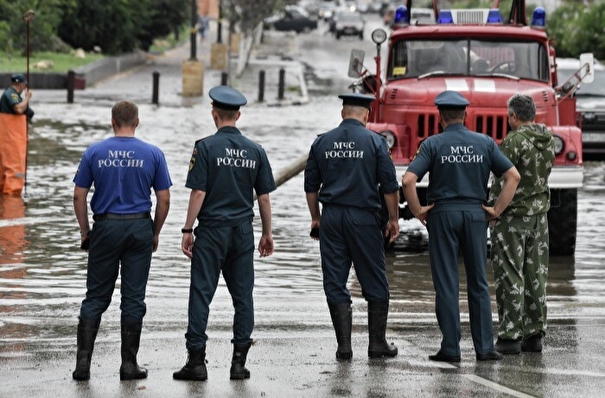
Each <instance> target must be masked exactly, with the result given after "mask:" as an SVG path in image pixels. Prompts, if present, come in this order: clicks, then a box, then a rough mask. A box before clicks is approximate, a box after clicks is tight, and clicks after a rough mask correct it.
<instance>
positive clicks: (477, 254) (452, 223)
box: [402, 91, 520, 362]
mask: <svg viewBox="0 0 605 398" xmlns="http://www.w3.org/2000/svg"><path fill="white" fill-rule="evenodd" d="M435 105H437V108H438V109H439V122H440V124H441V127H443V132H442V133H441V134H438V135H434V136H431V137H429V138H427V139H426V140H424V141H423V142H422V145H421V146H420V148H419V149H418V153H417V154H416V157H415V158H414V160H412V163H410V166H409V167H408V169H407V171H406V172H405V174H404V175H403V183H402V185H403V192H404V194H405V198H406V199H407V202H408V206H409V208H410V211H411V212H412V214H414V216H415V217H416V218H418V219H419V220H420V221H421V222H422V223H423V224H424V225H426V226H427V228H428V230H429V256H430V263H431V274H432V276H433V285H434V287H435V296H436V297H435V311H436V315H437V322H438V323H439V328H440V329H441V333H442V335H443V339H442V341H441V349H440V350H439V352H437V354H435V355H430V356H429V359H430V360H432V361H444V362H460V308H459V304H458V301H459V297H458V296H459V282H458V254H459V253H460V252H462V257H463V258H464V268H465V270H466V280H467V285H468V286H467V290H468V303H469V312H470V323H471V334H472V337H473V344H474V346H475V353H476V358H477V360H478V361H489V360H498V359H501V358H502V355H501V354H500V353H498V352H496V351H494V341H493V330H492V327H493V325H492V309H491V303H490V295H489V287H488V284H487V277H486V275H485V268H486V262H487V221H488V219H490V218H494V217H498V216H499V215H500V214H502V212H503V211H504V209H506V206H508V204H509V203H510V201H511V199H512V198H513V195H514V194H515V188H516V187H517V184H518V183H519V179H520V176H519V173H518V172H517V169H516V168H515V166H513V164H512V163H511V162H510V160H508V159H507V158H506V157H505V156H504V155H503V154H502V152H500V149H498V144H496V142H495V141H494V140H493V139H492V138H491V137H489V136H486V135H484V134H478V133H475V132H472V131H470V130H468V129H467V128H466V127H465V126H464V120H465V118H466V107H467V106H468V105H469V102H468V100H467V99H466V98H464V97H463V96H462V95H461V94H460V93H458V92H456V91H444V92H442V93H440V94H439V95H438V96H437V97H436V98H435ZM427 172H428V173H430V180H429V187H428V190H427V194H426V199H427V202H428V203H429V206H421V205H420V201H419V199H418V193H417V192H416V182H417V181H418V180H420V179H421V178H422V177H423V176H424V175H425V174H426V173H427ZM490 172H493V173H494V174H495V175H496V176H498V177H499V176H502V177H503V179H504V186H503V188H502V192H501V194H500V196H499V198H498V199H497V200H496V202H495V204H494V206H493V207H486V206H482V204H483V203H484V202H485V201H486V200H487V182H488V179H489V175H490Z"/></svg>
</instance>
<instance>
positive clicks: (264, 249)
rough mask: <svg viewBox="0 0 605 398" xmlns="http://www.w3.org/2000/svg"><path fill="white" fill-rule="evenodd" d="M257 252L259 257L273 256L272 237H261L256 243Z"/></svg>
mask: <svg viewBox="0 0 605 398" xmlns="http://www.w3.org/2000/svg"><path fill="white" fill-rule="evenodd" d="M258 252H259V253H260V256H261V257H268V256H270V255H272V254H273V236H271V235H263V236H261V238H260V241H259V242H258Z"/></svg>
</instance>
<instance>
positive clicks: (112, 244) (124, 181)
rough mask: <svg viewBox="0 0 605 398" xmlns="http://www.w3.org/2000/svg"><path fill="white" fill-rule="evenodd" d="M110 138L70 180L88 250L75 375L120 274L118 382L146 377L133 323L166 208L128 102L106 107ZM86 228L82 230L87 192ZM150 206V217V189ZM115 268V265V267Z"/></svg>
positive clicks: (163, 171) (166, 178)
mask: <svg viewBox="0 0 605 398" xmlns="http://www.w3.org/2000/svg"><path fill="white" fill-rule="evenodd" d="M111 125H112V127H113V131H114V133H115V136H114V137H111V138H108V139H106V140H104V141H101V142H98V143H96V144H93V145H91V146H90V147H89V148H88V149H86V151H85V152H84V154H83V155H82V160H81V161H80V165H79V167H78V171H77V173H76V175H75V177H74V183H75V189H74V210H75V213H76V218H77V219H78V224H79V225H80V235H81V248H82V249H83V250H86V251H87V252H88V269H87V274H86V298H85V299H84V301H82V306H81V308H80V322H79V324H78V343H77V345H78V349H77V359H76V369H75V370H74V372H73V378H74V379H75V380H88V379H89V378H90V359H91V356H92V352H93V348H94V342H95V338H96V335H97V331H98V329H99V324H100V322H101V315H102V314H103V313H104V312H105V310H107V308H108V307H109V304H110V302H111V296H112V294H113V290H114V288H115V283H116V279H117V277H118V273H119V274H121V276H122V283H121V295H122V302H121V305H120V309H121V310H122V314H121V320H120V321H121V336H122V347H121V356H122V365H121V366H120V379H121V380H132V379H143V378H146V377H147V370H146V369H144V368H141V367H139V366H138V364H137V360H136V355H137V353H138V351H139V342H140V338H141V328H142V324H143V317H144V316H145V312H146V305H145V288H146V286H147V279H148V277H149V268H150V266H151V255H152V252H154V251H156V249H157V247H158V242H159V236H160V231H161V230H162V226H163V225H164V221H165V220H166V216H167V215H168V209H169V207H170V187H171V186H172V181H171V179H170V174H169V173H168V166H167V164H166V159H165V158H164V154H163V153H162V151H161V150H160V149H159V148H157V147H156V146H153V145H151V144H148V143H146V142H143V141H141V140H139V139H138V138H135V136H134V135H135V130H136V128H137V126H138V125H139V115H138V107H137V106H136V105H135V104H134V103H132V102H129V101H120V102H118V103H116V104H115V105H114V106H113V108H112V110H111ZM93 185H94V193H93V195H92V200H91V202H90V207H91V209H92V212H93V220H94V221H95V222H94V225H93V228H92V230H91V229H90V225H89V220H88V207H87V196H88V192H89V190H90V188H91V187H92V186H93ZM152 189H153V190H154V191H155V195H156V206H155V214H154V217H153V219H152V218H151V206H152V202H151V190H152ZM120 266H121V268H120Z"/></svg>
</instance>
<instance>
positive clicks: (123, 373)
mask: <svg viewBox="0 0 605 398" xmlns="http://www.w3.org/2000/svg"><path fill="white" fill-rule="evenodd" d="M142 327H143V324H142V323H137V324H134V325H130V326H124V325H122V349H121V353H122V365H121V366H120V380H135V379H145V378H146V377H147V369H145V368H141V367H140V366H139V365H138V364H137V353H138V352H139V343H140V341H141V329H142Z"/></svg>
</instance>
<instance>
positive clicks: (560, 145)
mask: <svg viewBox="0 0 605 398" xmlns="http://www.w3.org/2000/svg"><path fill="white" fill-rule="evenodd" d="M554 137H555V155H559V154H561V153H562V152H563V151H564V150H565V141H563V138H561V137H559V136H558V135H555V136H554Z"/></svg>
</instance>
